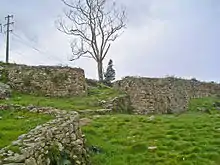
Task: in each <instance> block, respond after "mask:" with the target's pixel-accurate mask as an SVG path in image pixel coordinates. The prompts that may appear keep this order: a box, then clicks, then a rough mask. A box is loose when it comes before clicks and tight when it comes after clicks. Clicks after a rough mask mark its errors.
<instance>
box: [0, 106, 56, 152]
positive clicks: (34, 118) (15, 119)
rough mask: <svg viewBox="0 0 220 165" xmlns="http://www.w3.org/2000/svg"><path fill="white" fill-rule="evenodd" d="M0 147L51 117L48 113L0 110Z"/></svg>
mask: <svg viewBox="0 0 220 165" xmlns="http://www.w3.org/2000/svg"><path fill="white" fill-rule="evenodd" d="M0 117H1V119H0V149H1V148H3V147H5V146H7V145H9V144H10V143H11V142H12V141H14V140H16V139H17V138H18V136H19V135H21V134H24V133H27V132H28V131H30V130H31V129H33V128H35V127H36V126H37V125H40V124H43V123H45V122H47V121H48V120H50V119H52V117H51V116H49V115H44V114H38V113H31V112H28V111H14V110H0Z"/></svg>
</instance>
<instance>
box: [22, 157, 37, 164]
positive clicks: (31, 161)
mask: <svg viewBox="0 0 220 165" xmlns="http://www.w3.org/2000/svg"><path fill="white" fill-rule="evenodd" d="M25 165H37V162H36V160H35V159H34V158H29V159H26V160H25Z"/></svg>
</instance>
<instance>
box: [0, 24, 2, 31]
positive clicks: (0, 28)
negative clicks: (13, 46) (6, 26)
mask: <svg viewBox="0 0 220 165" xmlns="http://www.w3.org/2000/svg"><path fill="white" fill-rule="evenodd" d="M0 33H2V24H1V23H0Z"/></svg>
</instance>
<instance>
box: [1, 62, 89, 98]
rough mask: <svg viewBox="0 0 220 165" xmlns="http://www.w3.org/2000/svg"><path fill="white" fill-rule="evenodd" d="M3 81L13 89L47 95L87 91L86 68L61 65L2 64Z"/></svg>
mask: <svg viewBox="0 0 220 165" xmlns="http://www.w3.org/2000/svg"><path fill="white" fill-rule="evenodd" d="M1 66H2V68H1V70H0V74H1V79H2V81H3V80H4V81H7V84H9V85H10V86H11V88H12V89H14V90H17V91H20V92H24V93H31V94H41V95H46V96H61V97H63V96H81V95H85V94H86V93H87V87H86V82H85V75H84V70H82V69H80V68H70V67H59V66H26V65H17V64H16V65H15V64H9V65H6V64H2V65H1Z"/></svg>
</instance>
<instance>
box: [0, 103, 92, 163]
mask: <svg viewBox="0 0 220 165" xmlns="http://www.w3.org/2000/svg"><path fill="white" fill-rule="evenodd" d="M3 109H11V110H13V109H14V110H19V109H23V110H28V111H30V112H35V113H45V114H51V115H54V116H56V118H55V119H54V120H51V121H49V122H47V123H45V124H42V125H40V126H37V127H36V128H35V129H33V130H31V131H30V132H29V133H27V134H23V135H20V136H19V137H18V140H16V141H13V142H12V144H11V145H10V146H7V147H5V148H3V149H1V150H0V165H49V162H50V161H51V160H50V157H49V156H48V154H49V149H50V148H51V147H53V146H57V148H58V150H59V151H60V152H65V153H68V155H69V157H70V159H71V161H74V162H75V163H76V164H79V165H88V164H90V162H89V157H88V154H87V149H86V147H85V136H84V135H83V134H82V132H81V129H80V124H79V120H80V118H79V114H78V113H77V112H73V111H71V112H66V111H61V110H58V109H53V108H48V107H47V108H44V107H41V108H40V107H35V106H28V107H23V106H19V105H0V110H3ZM11 146H16V147H18V148H19V152H13V151H11V150H10V147H11Z"/></svg>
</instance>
